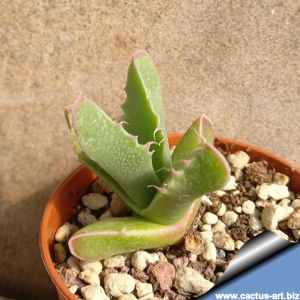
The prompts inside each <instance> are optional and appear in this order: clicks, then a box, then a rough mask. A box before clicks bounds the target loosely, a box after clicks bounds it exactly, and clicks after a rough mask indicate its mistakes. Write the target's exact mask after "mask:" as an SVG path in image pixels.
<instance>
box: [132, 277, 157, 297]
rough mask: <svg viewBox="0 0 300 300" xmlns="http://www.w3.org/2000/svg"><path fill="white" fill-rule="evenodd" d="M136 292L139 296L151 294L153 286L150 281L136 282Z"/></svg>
mask: <svg viewBox="0 0 300 300" xmlns="http://www.w3.org/2000/svg"><path fill="white" fill-rule="evenodd" d="M135 289H136V294H137V296H138V297H139V298H141V297H144V296H146V295H149V294H153V287H152V284H150V283H143V282H140V281H137V282H136V285H135Z"/></svg>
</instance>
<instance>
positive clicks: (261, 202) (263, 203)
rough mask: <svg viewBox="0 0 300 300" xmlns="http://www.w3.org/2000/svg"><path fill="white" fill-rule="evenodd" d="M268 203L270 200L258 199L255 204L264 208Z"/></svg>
mask: <svg viewBox="0 0 300 300" xmlns="http://www.w3.org/2000/svg"><path fill="white" fill-rule="evenodd" d="M267 204H268V201H266V200H260V199H259V200H256V201H255V206H256V207H258V208H264V207H265V206H266V205H267Z"/></svg>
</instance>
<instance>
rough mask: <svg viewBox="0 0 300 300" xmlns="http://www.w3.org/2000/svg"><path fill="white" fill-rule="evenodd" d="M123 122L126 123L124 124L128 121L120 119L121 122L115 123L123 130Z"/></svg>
mask: <svg viewBox="0 0 300 300" xmlns="http://www.w3.org/2000/svg"><path fill="white" fill-rule="evenodd" d="M124 124H126V125H128V123H127V122H126V121H121V122H119V123H117V125H118V126H119V127H120V128H122V129H123V130H125V129H124V126H123V125H124ZM125 131H126V130H125Z"/></svg>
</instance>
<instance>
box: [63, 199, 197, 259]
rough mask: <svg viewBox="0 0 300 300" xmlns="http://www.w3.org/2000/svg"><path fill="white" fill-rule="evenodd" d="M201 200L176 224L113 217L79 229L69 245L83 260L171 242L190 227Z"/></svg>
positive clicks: (139, 218) (180, 236)
mask: <svg viewBox="0 0 300 300" xmlns="http://www.w3.org/2000/svg"><path fill="white" fill-rule="evenodd" d="M198 207H199V201H198V202H196V203H195V204H194V205H193V206H192V207H191V209H190V211H189V212H188V213H187V214H186V216H185V218H184V219H183V220H182V221H181V222H179V223H177V224H174V225H160V224H157V223H153V222H151V221H148V220H145V219H143V218H141V217H124V218H111V219H106V220H103V221H99V222H96V223H93V224H91V225H88V226H86V227H84V228H83V229H80V230H79V231H77V232H76V233H75V234H74V235H73V236H72V238H71V239H70V240H69V249H70V251H71V253H72V255H74V256H75V257H77V258H79V259H83V260H100V259H104V258H106V257H110V256H113V255H117V254H122V253H128V252H132V251H137V250H140V249H151V248H158V247H165V246H168V245H172V244H174V243H176V242H177V241H179V240H180V239H181V238H182V237H183V235H184V234H185V232H186V231H187V229H188V228H189V227H190V225H191V223H192V221H193V219H194V217H195V214H196V213H197V211H198Z"/></svg>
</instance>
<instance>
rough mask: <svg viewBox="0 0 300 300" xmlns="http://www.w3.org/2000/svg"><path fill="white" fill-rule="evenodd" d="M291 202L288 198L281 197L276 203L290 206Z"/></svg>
mask: <svg viewBox="0 0 300 300" xmlns="http://www.w3.org/2000/svg"><path fill="white" fill-rule="evenodd" d="M290 204H291V200H290V199H282V200H281V201H280V202H279V203H278V205H281V206H290Z"/></svg>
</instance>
